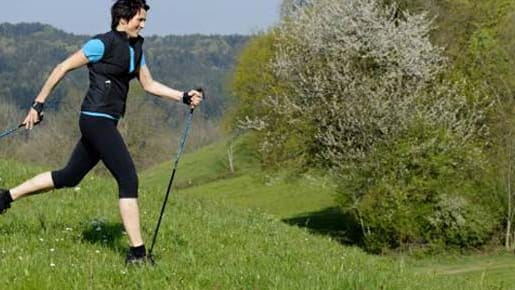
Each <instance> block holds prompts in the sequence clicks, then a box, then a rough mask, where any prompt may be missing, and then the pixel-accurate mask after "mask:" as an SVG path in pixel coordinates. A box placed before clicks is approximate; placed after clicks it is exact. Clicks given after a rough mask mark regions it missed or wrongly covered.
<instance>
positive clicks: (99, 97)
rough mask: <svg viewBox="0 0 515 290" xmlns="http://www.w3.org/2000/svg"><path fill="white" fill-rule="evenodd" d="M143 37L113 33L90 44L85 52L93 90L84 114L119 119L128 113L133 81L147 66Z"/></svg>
mask: <svg viewBox="0 0 515 290" xmlns="http://www.w3.org/2000/svg"><path fill="white" fill-rule="evenodd" d="M142 46H143V37H141V36H138V38H129V37H128V36H127V34H126V33H125V32H120V31H115V30H113V31H110V32H107V33H104V34H100V35H97V36H95V37H93V38H92V39H91V40H89V41H88V42H86V44H85V45H84V46H83V47H82V50H83V52H84V54H85V55H86V57H87V58H88V60H89V63H88V69H89V81H90V85H89V89H88V92H87V94H86V97H85V98H84V101H83V103H82V107H81V113H82V114H85V115H90V116H98V117H106V118H110V119H115V120H118V119H120V118H121V117H122V116H123V115H124V113H125V107H126V101H127V94H128V91H129V82H130V81H131V80H132V79H133V78H135V77H137V74H138V72H139V69H140V67H142V66H144V65H146V62H145V56H144V54H143V48H142Z"/></svg>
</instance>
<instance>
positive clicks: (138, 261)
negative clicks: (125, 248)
mask: <svg viewBox="0 0 515 290" xmlns="http://www.w3.org/2000/svg"><path fill="white" fill-rule="evenodd" d="M155 264H156V262H155V261H154V258H153V257H152V256H151V255H145V256H143V257H136V256H135V255H134V254H133V253H131V252H130V251H129V253H127V257H126V258H125V265H128V266H129V265H135V266H143V265H150V266H154V265H155Z"/></svg>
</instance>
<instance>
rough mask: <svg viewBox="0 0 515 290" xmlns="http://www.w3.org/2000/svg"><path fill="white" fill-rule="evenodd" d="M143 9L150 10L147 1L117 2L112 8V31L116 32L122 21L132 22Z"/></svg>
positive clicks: (129, 0) (125, 0)
mask: <svg viewBox="0 0 515 290" xmlns="http://www.w3.org/2000/svg"><path fill="white" fill-rule="evenodd" d="M141 9H145V11H148V10H150V6H148V5H147V1H146V0H117V1H116V2H115V3H114V4H113V6H112V7H111V29H112V30H115V29H116V27H117V26H118V23H120V20H121V19H125V20H127V21H129V20H131V19H132V17H134V15H136V14H138V12H139V11H140V10H141Z"/></svg>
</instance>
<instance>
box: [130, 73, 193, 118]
mask: <svg viewBox="0 0 515 290" xmlns="http://www.w3.org/2000/svg"><path fill="white" fill-rule="evenodd" d="M138 79H139V82H140V83H141V86H142V87H143V89H144V90H145V91H146V92H147V93H149V94H152V95H155V96H158V97H163V98H167V99H171V100H174V101H177V102H182V101H183V99H182V98H183V95H184V92H181V91H178V90H175V89H172V88H170V87H168V86H165V85H163V84H162V83H160V82H158V81H155V80H154V79H153V78H152V74H151V73H150V70H149V69H148V66H146V65H143V66H142V67H141V68H140V69H139V74H138ZM188 95H189V96H191V104H190V105H191V107H192V108H194V107H196V106H198V105H199V104H200V102H201V100H202V94H201V93H200V92H198V91H195V90H191V91H189V92H188Z"/></svg>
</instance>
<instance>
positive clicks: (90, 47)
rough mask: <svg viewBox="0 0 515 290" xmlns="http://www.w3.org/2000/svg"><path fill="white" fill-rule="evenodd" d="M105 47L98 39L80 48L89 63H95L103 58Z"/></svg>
mask: <svg viewBox="0 0 515 290" xmlns="http://www.w3.org/2000/svg"><path fill="white" fill-rule="evenodd" d="M104 50H105V45H104V43H103V42H102V41H101V40H100V39H91V40H89V41H88V42H86V44H84V46H83V47H82V51H83V52H84V55H86V57H87V58H88V60H89V61H90V62H97V61H99V60H101V59H102V56H104Z"/></svg>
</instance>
